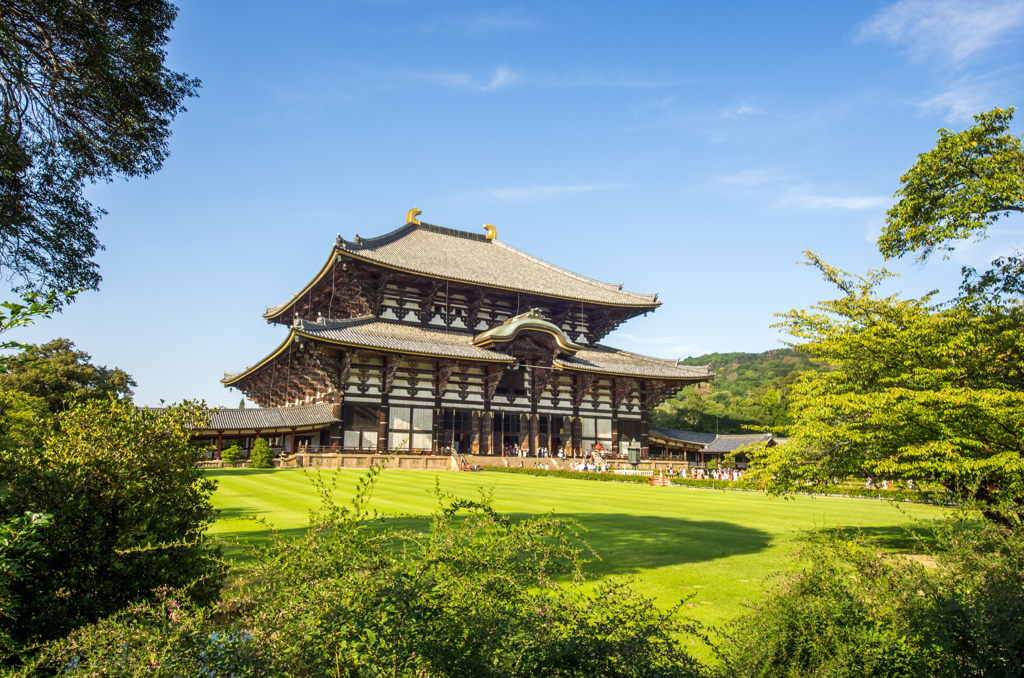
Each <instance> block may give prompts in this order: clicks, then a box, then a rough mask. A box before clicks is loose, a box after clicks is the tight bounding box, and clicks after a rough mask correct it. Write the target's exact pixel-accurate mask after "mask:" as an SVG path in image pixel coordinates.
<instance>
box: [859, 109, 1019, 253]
mask: <svg viewBox="0 0 1024 678" xmlns="http://www.w3.org/2000/svg"><path fill="white" fill-rule="evenodd" d="M1015 110H1016V109H1014V108H1008V109H1006V110H1003V109H999V108H996V109H994V110H991V111H988V112H986V113H979V114H978V115H976V116H974V120H975V125H974V126H972V127H970V128H969V129H966V130H964V131H963V132H951V131H950V130H948V129H940V130H939V138H938V141H936V143H935V148H933V149H932V150H930V151H928V152H927V153H922V154H921V155H919V156H918V158H917V162H916V163H915V164H914V166H913V167H911V168H910V169H909V170H908V171H907V173H906V174H904V175H903V176H902V177H900V182H901V183H902V186H901V187H900V189H899V190H898V191H896V196H895V197H896V198H897V199H898V202H897V203H896V204H895V205H894V206H893V207H892V208H891V209H890V210H889V212H888V214H887V217H886V226H885V228H884V229H883V231H882V235H881V237H879V239H878V249H879V250H880V251H881V252H882V254H884V255H885V256H886V257H902V256H905V255H907V254H911V253H915V252H916V253H917V259H918V260H920V261H925V260H926V259H928V257H930V256H931V255H932V254H933V253H934V252H935V251H936V250H938V251H944V252H949V251H952V250H953V248H954V247H955V243H956V241H960V240H967V239H970V238H979V239H981V238H984V237H986V233H987V231H988V227H989V226H991V225H992V224H994V223H995V222H996V221H997V220H998V219H999V218H1000V217H1006V216H1009V215H1010V214H1011V213H1020V212H1024V147H1022V145H1021V138H1019V137H1016V136H1014V135H1013V134H1011V133H1010V132H1009V129H1010V122H1011V121H1012V120H1013V114H1014V111H1015Z"/></svg>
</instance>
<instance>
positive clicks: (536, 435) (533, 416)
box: [527, 375, 540, 457]
mask: <svg viewBox="0 0 1024 678" xmlns="http://www.w3.org/2000/svg"><path fill="white" fill-rule="evenodd" d="M530 378H531V379H532V378H533V377H532V375H531V377H530ZM527 421H528V422H529V423H528V424H527V425H528V426H529V429H528V435H529V439H528V442H527V446H528V447H529V449H530V456H531V457H536V456H537V450H538V449H539V448H540V419H539V417H538V416H537V403H536V401H534V402H532V403H530V418H529V419H528V420H527Z"/></svg>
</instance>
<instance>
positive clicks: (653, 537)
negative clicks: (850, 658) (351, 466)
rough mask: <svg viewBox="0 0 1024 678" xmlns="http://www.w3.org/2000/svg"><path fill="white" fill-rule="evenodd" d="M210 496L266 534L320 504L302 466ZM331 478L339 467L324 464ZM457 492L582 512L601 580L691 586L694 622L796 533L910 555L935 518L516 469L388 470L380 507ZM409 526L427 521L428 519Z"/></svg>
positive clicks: (221, 475) (226, 476) (422, 510)
mask: <svg viewBox="0 0 1024 678" xmlns="http://www.w3.org/2000/svg"><path fill="white" fill-rule="evenodd" d="M208 473H209V475H210V476H211V477H212V478H215V479H217V480H218V481H219V483H220V487H219V489H218V491H217V493H216V494H215V496H214V504H215V506H216V507H217V508H218V509H220V510H221V519H220V521H219V522H217V523H216V524H215V525H214V526H213V528H212V529H211V532H212V533H213V534H215V535H224V536H229V535H238V536H240V537H241V538H243V539H248V540H258V539H260V538H261V537H263V536H265V532H264V531H263V530H262V529H261V527H260V526H259V525H258V524H257V523H254V522H251V521H245V520H238V518H240V517H243V516H260V517H263V518H266V519H267V520H268V521H269V522H271V523H272V524H274V525H275V526H276V527H277V528H278V529H281V530H284V531H291V532H293V533H296V534H297V533H299V532H301V530H302V528H303V527H304V526H305V525H306V522H307V518H308V511H309V509H310V508H313V507H314V506H316V504H317V501H318V500H317V497H316V493H315V492H314V490H313V486H312V484H311V483H310V481H309V479H308V478H307V477H306V476H305V475H304V474H303V472H302V471H299V470H279V471H255V470H247V469H223V470H211V471H209V472H208ZM324 473H325V474H331V473H335V472H334V471H325V472H324ZM338 473H340V474H341V476H342V477H341V479H340V481H339V488H340V489H339V495H344V494H345V493H349V492H351V491H352V488H354V486H355V482H356V479H357V478H358V476H359V475H360V472H358V471H339V472H338ZM435 478H440V480H441V485H442V488H443V489H444V490H445V491H447V492H450V493H453V494H455V495H457V496H460V497H474V496H477V494H478V489H479V488H480V487H485V488H493V490H494V498H495V508H496V509H497V510H498V511H501V512H502V513H505V514H507V515H511V516H513V517H523V516H529V515H537V514H541V513H545V512H547V511H554V512H555V513H556V514H557V515H559V516H564V517H568V518H574V519H576V520H578V521H579V522H580V523H581V524H582V525H583V526H584V527H585V528H586V529H587V530H588V532H587V534H586V537H587V540H588V541H589V542H590V544H591V546H593V547H594V548H595V550H597V552H598V554H599V555H600V557H601V560H599V561H595V562H592V563H590V564H589V565H588V567H587V570H588V572H589V573H591V574H592V575H594V580H595V581H596V579H598V578H600V577H607V576H633V577H635V578H636V580H637V588H638V589H639V590H641V591H643V592H644V593H646V594H648V595H650V596H652V597H654V598H656V599H657V600H658V602H659V604H661V605H666V606H667V605H670V604H673V603H677V602H678V601H679V600H680V598H682V597H685V596H686V595H688V594H696V597H695V598H694V599H693V600H691V601H690V603H689V605H690V606H691V608H692V609H691V610H690V613H691V614H692V616H694V617H695V618H697V619H699V620H701V621H704V622H708V623H712V624H714V623H717V622H720V621H723V620H725V619H727V618H730V617H732V616H734V615H737V614H738V613H739V612H740V611H741V606H742V602H743V601H744V600H753V599H755V598H757V597H758V596H759V595H760V591H761V585H762V582H763V581H764V579H765V577H767V576H768V575H770V574H771V573H772V572H774V571H778V570H781V569H785V568H789V567H792V566H794V565H795V561H794V559H793V557H792V553H793V551H794V544H793V541H792V540H793V537H794V536H795V535H796V534H797V533H798V532H800V531H803V530H821V529H835V528H836V527H842V528H847V529H849V528H860V529H861V530H862V532H863V533H865V534H866V535H868V536H869V537H871V538H872V539H875V540H877V541H878V542H879V543H880V544H881V545H882V546H884V547H885V548H887V549H891V550H896V551H910V550H912V549H913V540H912V539H909V538H908V536H907V534H906V532H905V527H913V525H914V523H915V519H927V518H930V517H932V516H935V515H938V509H936V508H933V507H929V506H922V505H917V504H900V505H899V508H898V509H897V508H896V507H894V506H892V505H890V504H888V503H886V502H881V501H870V500H858V499H842V498H824V497H807V496H801V497H797V498H795V499H789V500H784V499H778V498H774V499H773V498H769V497H767V496H765V495H763V494H758V493H750V492H722V491H715V490H705V489H687V488H681V487H648V486H646V485H633V484H626V483H607V482H594V481H586V480H568V479H560V478H543V477H536V476H519V475H513V474H500V473H431V472H426V471H385V472H384V473H383V474H382V476H381V480H380V483H379V484H378V486H377V488H376V490H375V492H374V507H375V508H376V509H377V510H379V511H382V512H386V513H402V514H412V515H413V516H421V515H425V514H428V513H430V512H431V511H432V510H433V509H434V508H435V507H436V500H435V498H434V495H433V488H434V479H435ZM402 522H405V523H412V524H422V523H423V519H422V518H416V517H413V518H407V519H405V520H403V521H402Z"/></svg>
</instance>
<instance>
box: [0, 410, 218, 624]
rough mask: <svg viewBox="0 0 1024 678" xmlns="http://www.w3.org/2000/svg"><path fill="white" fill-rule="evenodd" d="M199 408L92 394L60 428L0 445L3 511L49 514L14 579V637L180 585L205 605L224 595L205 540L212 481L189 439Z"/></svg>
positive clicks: (213, 551)
mask: <svg viewBox="0 0 1024 678" xmlns="http://www.w3.org/2000/svg"><path fill="white" fill-rule="evenodd" d="M205 416H206V410H205V408H202V407H200V406H199V405H198V404H193V403H186V404H183V405H180V406H175V407H170V408H167V409H166V410H164V411H161V412H157V411H151V410H146V409H140V408H136V407H135V406H134V405H132V404H131V403H120V402H116V401H107V402H98V401H89V402H86V403H83V404H77V405H72V406H71V408H70V409H69V410H68V411H66V412H64V413H62V414H61V415H59V417H58V419H59V429H60V431H59V433H57V434H55V435H53V436H51V437H50V438H48V439H47V441H46V443H45V444H44V445H43V447H42V448H41V449H39V450H32V451H31V453H10V452H0V482H2V483H6V485H7V490H8V493H7V495H6V496H5V497H3V498H2V499H0V519H4V518H10V517H15V516H21V515H24V514H25V512H38V513H48V514H51V515H52V519H51V520H52V522H51V524H50V525H49V526H48V527H47V528H46V530H44V531H43V532H41V533H40V535H39V541H40V542H41V543H42V545H43V550H44V552H42V553H37V554H34V555H33V557H32V558H31V560H29V561H28V562H27V564H26V568H27V570H28V572H29V573H30V576H26V577H23V578H21V579H19V580H17V581H16V582H14V584H13V585H12V588H11V590H12V593H13V594H14V595H16V596H17V597H18V598H19V599H20V600H21V603H22V606H21V610H20V612H21V617H20V618H19V619H18V622H17V624H14V625H11V624H9V623H5V622H4V621H2V620H0V628H4V629H6V630H7V631H8V632H10V633H11V634H12V636H13V637H14V638H15V640H16V641H18V642H26V641H29V640H37V639H39V640H45V639H50V638H58V637H61V636H63V635H65V634H66V633H67V632H68V631H70V630H71V629H74V628H77V627H79V626H82V625H83V624H87V623H89V622H92V621H95V620H96V619H98V618H100V617H103V616H106V615H109V614H111V613H114V612H116V611H117V610H120V609H122V608H124V607H125V606H126V605H128V604H129V603H130V602H132V601H136V600H140V599H144V598H147V597H150V596H151V595H152V591H153V590H154V589H156V588H158V587H160V586H171V587H177V588H182V589H184V590H186V591H187V594H188V595H190V596H192V597H194V598H195V599H196V600H197V601H200V602H203V603H206V602H210V601H212V600H214V599H215V598H216V596H217V594H218V593H219V589H220V584H221V581H222V578H223V568H222V565H221V564H220V562H219V550H218V548H215V547H213V546H211V545H210V543H208V542H207V540H206V538H205V531H206V529H207V527H208V526H209V525H210V524H211V523H212V522H213V520H214V518H215V511H214V509H213V506H212V504H211V503H210V496H211V494H212V492H213V490H214V488H215V487H216V483H215V482H214V481H212V480H210V479H208V478H206V477H205V476H204V474H203V471H202V470H201V469H200V468H198V466H197V464H196V462H197V461H199V460H200V459H201V458H202V455H203V452H202V449H201V448H198V447H196V446H194V445H191V444H190V443H189V436H190V433H191V429H192V427H193V426H194V425H195V424H196V422H199V421H202V420H203V418H204V417H205Z"/></svg>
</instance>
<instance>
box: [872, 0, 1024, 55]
mask: <svg viewBox="0 0 1024 678" xmlns="http://www.w3.org/2000/svg"><path fill="white" fill-rule="evenodd" d="M1021 25H1024V0H977V1H971V0H940V1H939V2H935V1H934V0H900V2H897V3H896V4H894V5H890V6H888V7H886V8H885V9H882V10H881V11H879V12H878V13H876V14H875V15H874V16H872V17H871V18H870V19H868V21H867V22H865V23H864V24H863V25H861V27H860V30H859V31H858V33H857V35H856V38H857V39H858V40H881V41H883V42H888V43H891V44H894V45H900V46H902V47H904V48H905V49H906V50H907V52H908V53H909V54H910V56H911V57H912V58H914V59H917V60H925V59H930V58H933V57H935V56H941V57H944V58H946V59H948V60H949V61H952V62H953V63H959V62H962V61H964V60H966V59H967V58H968V57H970V56H972V55H974V54H976V53H978V52H981V51H983V50H985V49H988V48H989V47H992V46H994V45H996V44H999V43H1001V42H1004V41H1006V40H1008V39H1012V38H1015V37H1017V36H1018V35H1019V34H1020V31H1019V30H1018V29H1019V27H1020V26H1021Z"/></svg>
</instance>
